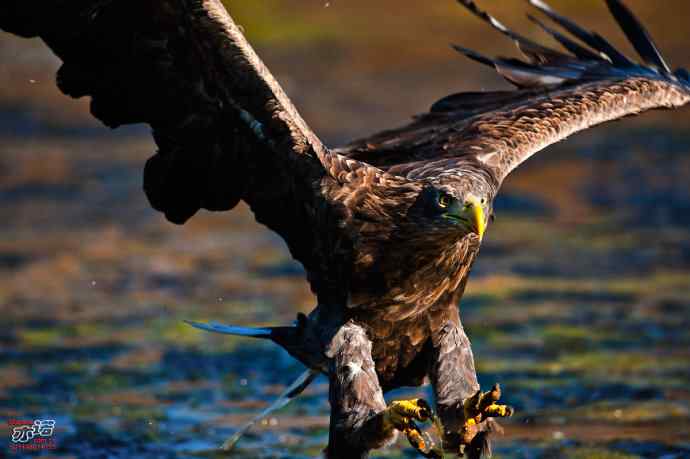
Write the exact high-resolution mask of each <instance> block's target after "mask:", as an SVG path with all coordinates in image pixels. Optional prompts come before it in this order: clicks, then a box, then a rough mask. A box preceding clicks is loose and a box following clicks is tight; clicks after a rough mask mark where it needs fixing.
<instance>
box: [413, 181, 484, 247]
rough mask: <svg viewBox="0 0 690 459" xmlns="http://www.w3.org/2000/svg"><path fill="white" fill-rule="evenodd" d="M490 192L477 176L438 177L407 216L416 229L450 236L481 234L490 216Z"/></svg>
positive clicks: (454, 237) (426, 188)
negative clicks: (415, 223)
mask: <svg viewBox="0 0 690 459" xmlns="http://www.w3.org/2000/svg"><path fill="white" fill-rule="evenodd" d="M492 201H493V193H492V187H491V186H490V184H489V183H487V182H486V181H484V180H481V179H480V178H477V177H465V176H459V177H458V176H453V177H446V178H444V177H441V178H440V179H438V180H435V181H433V182H428V183H426V184H425V186H424V187H423V189H422V191H421V192H420V194H419V196H418V197H417V200H416V202H415V204H414V205H413V206H412V207H411V208H410V210H409V213H408V215H407V217H408V218H409V219H411V220H414V221H416V222H418V223H421V225H420V226H419V227H418V229H419V230H420V231H421V232H427V233H428V234H436V235H439V236H442V237H446V238H450V239H456V238H457V239H461V238H464V237H465V236H467V235H469V234H474V235H476V236H477V238H478V239H479V241H481V239H482V238H483V237H484V232H485V231H486V227H487V224H488V223H489V220H490V219H491V218H492V215H493V209H492Z"/></svg>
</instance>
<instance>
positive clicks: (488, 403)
mask: <svg viewBox="0 0 690 459" xmlns="http://www.w3.org/2000/svg"><path fill="white" fill-rule="evenodd" d="M500 398H501V387H500V386H499V385H498V384H495V385H494V387H493V388H491V390H490V391H488V392H482V391H477V393H476V394H474V395H473V396H472V397H470V398H468V399H467V400H465V403H464V404H463V411H464V413H465V423H464V425H463V431H464V433H465V434H471V433H472V432H473V431H474V430H475V429H474V426H476V425H477V424H480V423H481V422H483V421H484V420H485V419H486V418H490V417H509V416H512V415H513V408H511V407H510V406H507V405H499V404H497V403H496V402H497V401H498V400H499V399H500Z"/></svg>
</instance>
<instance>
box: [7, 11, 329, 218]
mask: <svg viewBox="0 0 690 459" xmlns="http://www.w3.org/2000/svg"><path fill="white" fill-rule="evenodd" d="M0 28H2V29H4V30H6V31H8V32H12V33H15V34H18V35H21V36H24V37H34V36H38V37H40V38H41V39H43V40H44V41H45V43H46V44H47V45H48V46H49V47H50V48H51V49H52V50H53V51H54V52H55V53H56V54H57V55H58V56H59V57H60V58H61V59H62V61H63V62H64V64H63V65H62V67H61V68H60V70H59V72H58V76H57V83H58V86H59V87H60V89H61V90H62V91H63V92H64V93H65V94H68V95H70V96H72V97H82V96H91V97H92V101H91V112H92V113H93V115H94V116H95V117H97V118H98V119H99V120H101V121H102V122H103V123H104V124H106V125H107V126H110V127H117V126H120V125H123V124H129V123H148V124H150V125H151V127H152V128H153V136H154V138H155V140H156V143H157V144H158V147H159V151H158V152H157V154H156V155H155V156H153V157H152V158H151V159H150V160H149V161H148V162H147V164H146V169H145V178H144V188H145V191H146V194H147V196H148V198H149V200H150V201H151V204H152V205H153V207H154V208H156V209H158V210H160V211H162V212H165V214H166V216H167V218H168V219H170V220H171V221H173V222H176V223H182V222H184V221H185V220H187V219H188V218H190V217H191V216H192V215H193V214H194V213H195V212H197V211H198V210H199V209H200V208H206V209H210V210H227V209H231V208H232V207H234V206H235V205H236V204H237V203H238V201H239V200H240V199H244V200H247V201H248V202H249V203H250V205H252V207H253V209H254V210H255V212H257V218H259V219H262V218H263V219H264V220H265V219H270V214H271V213H274V214H277V213H278V212H277V211H276V209H281V212H287V210H286V209H291V208H292V209H294V208H295V207H296V206H294V205H290V204H289V203H286V202H280V200H282V201H289V200H293V201H294V200H296V199H299V197H298V196H296V194H298V191H299V190H298V188H299V186H300V185H299V184H300V180H302V182H304V183H306V182H307V181H308V179H309V177H313V176H318V175H319V174H322V173H323V171H324V165H325V164H324V163H323V162H328V160H329V158H328V153H327V152H326V151H325V149H324V147H323V146H322V145H321V142H320V141H319V139H318V138H317V137H316V136H315V135H314V134H313V133H312V132H311V130H310V129H309V128H308V127H307V125H306V124H305V123H304V121H303V120H302V118H301V117H300V116H299V114H298V113H297V111H296V110H295V108H294V107H293V105H292V104H291V102H290V101H289V100H288V98H287V97H286V95H285V94H284V92H283V90H282V89H281V88H280V86H279V85H278V83H277V82H276V81H275V80H274V78H273V76H272V75H271V73H270V72H269V71H268V70H267V69H266V67H265V66H264V64H263V63H262V62H261V60H260V59H259V57H258V56H257V55H256V54H255V53H254V51H253V50H252V48H251V47H250V45H249V44H248V43H247V41H246V40H245V38H244V36H243V35H242V32H241V31H240V29H239V28H238V27H237V25H236V24H235V23H234V22H233V20H232V19H231V18H230V16H229V15H228V13H227V11H226V10H225V8H224V7H223V5H222V3H221V2H220V1H219V0H43V1H41V2H27V1H26V0H3V1H2V2H0ZM322 160H323V161H322ZM302 186H303V187H306V185H302ZM276 200H278V202H276ZM262 213H263V214H262ZM264 217H265V218H264Z"/></svg>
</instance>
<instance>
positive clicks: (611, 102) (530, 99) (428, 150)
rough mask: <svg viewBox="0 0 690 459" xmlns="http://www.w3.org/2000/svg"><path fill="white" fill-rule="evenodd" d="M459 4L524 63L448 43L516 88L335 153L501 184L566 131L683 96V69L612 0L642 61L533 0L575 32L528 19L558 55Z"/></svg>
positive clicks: (689, 92)
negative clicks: (478, 175) (464, 173)
mask: <svg viewBox="0 0 690 459" xmlns="http://www.w3.org/2000/svg"><path fill="white" fill-rule="evenodd" d="M460 3H461V4H463V5H464V6H465V7H467V8H468V9H469V10H470V11H471V12H472V13H474V14H475V15H477V16H478V17H480V18H481V19H482V20H484V21H486V22H487V23H488V24H490V25H491V26H492V27H494V28H495V29H497V30H498V31H500V32H501V33H503V34H504V35H507V36H508V37H510V38H511V39H512V40H514V41H515V42H516V43H517V45H518V47H519V48H520V50H521V51H522V52H523V53H524V54H525V55H526V56H527V58H528V59H527V61H521V60H518V59H509V58H489V57H486V56H483V55H481V54H479V53H476V52H474V51H471V50H468V49H465V48H462V47H459V46H456V49H457V50H458V51H460V52H461V53H463V54H465V55H466V56H467V57H469V58H470V59H473V60H475V61H478V62H480V63H483V64H486V65H489V66H491V67H493V68H494V69H495V70H496V71H497V72H498V73H499V74H501V75H502V76H503V77H504V78H506V79H507V80H508V81H509V82H511V83H512V84H514V85H515V86H516V87H517V89H516V90H514V91H499V92H487V93H460V94H454V95H451V96H448V97H446V98H444V99H442V100H440V101H438V102H437V103H436V104H434V105H433V107H432V108H431V111H430V113H427V114H424V115H421V116H419V117H417V119H416V120H415V122H413V123H412V124H410V125H408V126H405V127H403V128H400V129H395V130H391V131H386V132H383V133H380V134H376V135H374V136H372V137H370V138H367V139H363V140H360V141H357V142H354V143H352V144H351V145H349V146H347V147H345V148H343V149H341V150H339V152H340V153H342V154H344V155H346V156H348V157H350V158H352V159H357V160H361V161H366V162H368V163H370V164H372V165H375V166H378V167H380V168H381V169H384V170H386V171H388V172H390V173H394V174H398V175H403V176H406V177H409V178H415V179H419V178H425V177H435V176H439V175H441V174H449V173H452V172H453V171H454V170H467V169H468V168H479V169H481V170H484V171H487V172H489V173H490V174H491V175H492V176H493V178H495V180H496V181H497V182H498V183H500V182H501V181H502V180H503V179H504V178H505V177H506V176H507V175H508V173H510V171H512V170H513V169H515V168H516V167H517V166H519V165H520V164H521V163H522V162H523V161H525V160H527V159H528V158H529V157H530V156H532V155H533V154H534V153H536V152H538V151H539V150H541V149H543V148H545V147H547V146H548V145H551V144H552V143H555V142H557V141H559V140H562V139H564V138H566V137H568V136H569V135H571V134H574V133H576V132H578V131H581V130H584V129H587V128H589V127H592V126H594V125H597V124H600V123H603V122H606V121H610V120H615V119H618V118H622V117H625V116H629V115H635V114H638V113H640V112H643V111H645V110H650V109H654V108H672V107H678V106H682V105H684V104H686V103H687V102H688V101H689V100H690V82H689V81H688V76H687V72H685V71H684V70H679V71H677V72H675V73H671V72H670V71H669V70H668V66H667V65H666V63H665V61H664V60H663V58H662V57H661V55H660V54H659V52H658V51H657V48H656V46H655V45H654V43H653V42H652V40H651V38H650V37H649V35H648V33H647V32H646V31H645V30H644V28H643V27H642V25H641V24H640V23H639V21H637V19H635V17H634V16H633V15H632V13H631V12H630V10H628V9H627V8H626V7H625V6H624V5H623V4H621V3H620V2H619V1H618V0H607V3H608V5H609V7H610V10H611V11H612V13H613V14H614V17H615V18H616V19H617V21H618V23H619V24H620V26H621V28H622V29H623V30H624V32H625V34H626V36H627V37H628V38H629V39H630V40H631V42H632V44H633V46H634V47H635V48H636V49H637V50H638V52H639V53H640V55H641V56H642V58H643V61H644V64H637V63H635V62H633V61H631V60H630V59H628V58H627V57H625V56H624V55H623V54H622V53H620V52H619V51H617V50H616V49H615V48H614V47H613V46H612V45H611V44H610V43H609V42H607V41H606V40H605V39H604V38H602V37H601V36H600V35H598V34H596V33H593V32H589V31H587V30H585V29H583V28H581V27H580V26H578V25H577V24H575V23H573V22H572V21H570V20H568V19H566V18H564V17H563V16H560V15H558V14H557V13H555V12H554V11H553V10H551V9H550V8H549V7H548V6H547V5H545V4H544V3H543V2H542V1H540V0H531V3H532V4H533V5H534V6H536V7H537V8H538V9H540V10H541V11H542V12H544V13H545V14H546V15H547V16H548V17H549V18H550V19H551V20H553V21H555V22H556V23H557V24H558V25H559V26H561V27H562V28H563V29H564V30H565V31H566V32H569V33H570V34H571V35H572V36H573V37H572V38H571V37H569V36H566V35H565V34H564V33H561V32H558V31H556V30H554V29H553V28H550V27H548V26H545V25H544V24H542V23H541V22H539V21H538V20H536V19H533V20H535V22H537V23H538V24H539V25H541V26H542V28H543V29H544V30H545V31H546V32H547V33H549V34H550V35H551V36H552V37H553V38H555V39H556V40H557V41H558V42H559V43H561V44H562V45H563V47H564V48H565V49H566V50H567V51H566V52H561V51H558V50H554V49H551V48H547V47H545V46H542V45H540V44H538V43H535V42H533V41H531V40H529V39H527V38H525V37H523V36H521V35H519V34H517V33H515V32H513V31H511V30H510V29H508V28H507V27H505V26H504V25H503V24H501V23H500V22H499V21H497V20H496V19H494V18H493V17H491V16H489V15H488V14H487V13H485V12H484V11H482V10H480V9H479V8H478V7H477V6H476V4H475V3H474V2H473V1H471V0H460ZM578 40H579V41H578Z"/></svg>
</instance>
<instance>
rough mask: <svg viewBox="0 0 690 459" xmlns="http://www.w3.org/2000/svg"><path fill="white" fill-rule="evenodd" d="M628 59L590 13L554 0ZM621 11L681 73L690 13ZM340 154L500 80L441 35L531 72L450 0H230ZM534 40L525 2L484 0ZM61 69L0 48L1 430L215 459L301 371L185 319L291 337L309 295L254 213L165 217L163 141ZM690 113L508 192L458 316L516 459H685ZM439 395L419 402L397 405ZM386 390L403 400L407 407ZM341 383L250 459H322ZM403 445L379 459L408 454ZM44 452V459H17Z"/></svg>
mask: <svg viewBox="0 0 690 459" xmlns="http://www.w3.org/2000/svg"><path fill="white" fill-rule="evenodd" d="M552 3H553V4H554V6H557V7H559V8H560V9H561V10H562V11H563V12H564V13H567V14H569V15H571V16H573V17H574V18H576V19H577V20H579V21H580V22H582V23H584V24H585V25H588V26H590V27H592V28H595V29H597V30H598V31H600V32H603V33H604V34H605V35H607V36H608V37H610V38H611V40H612V41H613V42H615V43H617V44H621V47H623V48H624V49H625V50H626V51H630V48H629V47H628V46H626V45H625V44H624V40H623V36H622V33H620V31H619V30H618V29H617V28H616V26H615V24H614V23H613V22H612V20H611V19H610V18H609V16H608V11H607V10H606V8H605V6H604V3H603V2H602V1H599V0H577V1H575V0H553V1H552ZM626 3H628V4H629V5H630V6H631V7H633V9H634V10H635V11H636V12H637V13H638V14H639V16H640V17H641V18H642V19H643V20H644V22H645V23H646V24H647V25H648V27H649V28H650V29H651V31H652V32H653V34H654V36H655V38H656V41H657V42H658V44H659V46H660V47H661V49H663V50H664V52H665V53H666V55H667V57H668V59H669V60H670V61H671V62H672V63H673V64H674V65H675V66H686V67H687V66H690V57H689V56H688V53H687V49H688V48H687V47H688V45H689V44H690V36H688V32H687V23H688V19H689V18H690V2H687V1H684V0H666V1H664V2H650V1H644V0H628V1H627V2H626ZM226 4H231V7H230V11H231V14H232V15H233V17H234V18H235V19H236V21H237V22H238V23H239V24H241V25H242V26H243V27H244V30H245V31H246V34H247V36H248V38H249V39H250V41H251V42H252V43H253V44H254V45H255V47H256V49H257V51H258V52H259V54H260V55H261V56H262V57H263V59H264V60H265V61H266V63H267V65H268V66H269V68H271V69H272V71H273V72H274V74H275V76H276V77H277V79H278V80H279V81H280V82H281V83H282V84H283V86H284V88H285V89H286V91H287V92H288V94H289V95H290V96H291V97H292V98H293V100H294V102H295V104H296V105H297V107H298V108H299V109H300V110H301V113H302V115H303V116H304V118H305V119H306V120H307V122H308V123H309V124H310V125H311V127H312V128H313V129H314V130H315V131H316V132H317V133H318V134H319V135H320V136H321V137H322V138H323V139H324V140H325V141H326V143H328V144H330V145H338V144H342V143H345V142H347V141H348V140H349V139H352V138H353V137H359V136H362V135H365V134H368V133H372V132H374V131H376V130H379V129H383V128H387V127H393V126H396V125H399V124H402V123H405V122H406V121H407V120H408V119H409V117H410V116H411V115H414V114H415V113H419V112H423V111H425V110H427V109H428V107H429V106H430V105H431V104H432V103H433V102H434V101H436V100H437V99H439V98H441V97H443V96H445V95H447V94H449V93H452V92H457V91H461V90H481V89H484V90H491V89H498V88H505V87H506V84H505V83H503V82H502V81H500V80H499V79H498V78H497V77H496V76H495V75H494V74H493V73H492V72H491V71H490V70H489V69H485V68H483V67H481V66H479V65H478V64H475V63H472V62H470V61H467V60H465V59H464V58H462V57H461V56H459V55H457V54H456V53H454V52H453V51H452V50H451V49H450V47H449V46H448V45H449V43H458V44H462V45H465V46H468V47H474V48H477V49H480V50H483V51H484V52H485V53H488V54H502V55H515V51H514V48H513V46H512V43H511V42H510V41H509V40H507V39H505V37H502V36H500V35H499V34H497V33H495V32H494V31H492V30H490V29H489V28H487V27H486V26H485V25H483V24H482V23H481V22H480V21H478V20H477V19H476V18H474V17H472V16H470V15H469V14H468V13H466V12H465V11H464V10H463V9H462V8H461V7H459V6H457V5H456V4H455V3H454V2H453V1H452V0H436V1H433V2H419V1H413V0H396V1H393V0H379V1H376V2H370V1H365V0H330V1H325V0H261V1H249V0H246V1H243V0H237V1H233V2H226ZM481 5H482V6H485V7H486V8H487V9H488V10H490V11H491V12H493V13H495V14H496V15H497V16H498V17H499V18H502V19H503V20H504V21H505V22H506V23H507V24H509V25H511V26H515V27H516V28H518V29H519V30H521V31H523V32H524V33H525V34H526V35H527V36H529V37H533V38H538V39H543V40H546V42H547V43H548V42H549V41H548V38H546V37H544V36H543V35H542V34H541V33H540V32H539V31H538V30H536V29H535V27H534V26H533V25H532V24H531V23H529V22H528V21H527V20H526V19H525V17H524V13H525V12H526V11H528V10H529V7H528V5H527V4H526V2H524V1H519V0H501V1H498V0H486V1H483V2H481ZM58 65H59V62H58V60H57V59H56V58H55V57H53V56H52V55H51V54H50V52H49V51H48V50H47V49H46V48H45V47H44V46H43V45H42V44H41V43H40V42H38V41H26V40H20V39H18V38H15V37H13V36H10V35H7V34H0V420H2V421H3V424H0V448H2V449H0V451H1V452H0V456H2V455H3V454H5V453H8V454H12V455H14V456H21V455H22V454H21V453H12V452H11V451H10V450H9V443H10V442H9V438H10V433H9V428H8V426H7V424H4V422H5V421H7V420H9V419H29V420H31V419H37V418H38V419H55V420H56V434H55V440H56V443H57V446H58V449H57V450H55V451H52V452H46V453H43V454H44V455H48V454H49V455H52V456H56V457H113V458H115V457H122V458H134V457H137V458H138V457H141V458H154V457H155V458H159V457H190V458H193V457H216V456H218V457H220V455H218V453H216V452H215V450H214V448H215V447H216V446H217V445H219V444H220V443H221V442H222V440H223V439H224V438H225V437H227V436H228V435H230V434H231V433H232V432H233V431H234V430H235V428H236V427H237V426H239V425H240V424H241V423H242V422H243V421H245V420H247V419H249V418H250V417H251V416H252V415H253V414H255V413H256V412H258V411H259V410H260V409H261V408H263V407H264V406H265V405H266V403H267V402H268V401H270V400H271V399H272V398H273V397H275V395H276V394H277V393H279V392H280V391H281V390H282V389H283V388H284V387H285V385H286V384H288V383H290V382H291V381H292V380H293V379H294V378H296V377H297V375H299V374H300V372H301V371H302V370H303V369H302V368H301V367H300V365H299V364H297V363H296V362H294V361H292V360H291V359H290V358H289V357H288V356H287V355H286V354H285V353H283V352H282V351H280V350H279V349H277V347H273V346H271V345H264V344H262V343H257V342H255V341H250V340H246V339H245V340H242V339H233V338H226V337H223V336H211V335H210V334H204V333H202V332H199V331H196V330H194V329H192V328H190V327H188V326H186V325H184V324H183V323H182V319H196V320H201V321H209V320H216V321H222V322H228V323H235V324H243V325H263V324H271V325H273V324H284V323H288V322H290V321H292V320H293V319H294V317H295V314H296V313H297V312H298V311H303V312H308V311H309V310H310V309H311V308H312V307H313V305H314V298H313V297H312V295H311V293H310V292H309V289H308V286H307V284H306V282H305V280H304V278H303V272H302V268H301V267H300V266H299V265H298V264H296V263H295V262H293V261H292V260H291V258H290V256H289V254H288V252H287V249H286V247H285V245H284V243H283V242H282V240H281V239H280V238H279V237H277V236H276V235H274V234H272V233H270V232H269V231H268V230H266V229H265V228H263V227H261V226H259V225H258V224H257V223H255V222H254V219H253V217H252V215H251V213H250V212H249V211H248V210H247V209H246V208H245V207H243V206H240V207H238V208H237V209H236V210H235V211H233V212H232V213H221V214H211V213H200V214H198V215H197V216H196V217H194V218H193V219H192V220H191V221H190V222H189V223H188V224H187V225H185V226H182V227H180V226H175V225H173V224H170V223H168V222H166V221H165V220H164V218H163V216H162V215H161V214H158V213H156V212H155V211H153V210H152V209H150V208H149V206H148V203H147V201H146V198H145V196H144V193H143V192H142V191H141V176H142V169H143V165H144V161H145V160H146V158H148V157H149V156H150V155H151V154H152V152H153V150H154V145H153V142H152V140H151V139H150V138H149V136H148V132H147V130H146V128H143V127H132V128H127V129H121V130H118V131H117V132H111V131H109V130H107V129H106V128H104V127H101V126H100V125H99V124H98V123H97V122H96V121H94V120H93V119H92V118H91V117H90V115H89V113H88V101H87V100H77V101H74V100H70V99H68V98H66V97H64V96H62V95H60V94H59V93H58V91H57V90H56V88H55V86H54V73H55V71H56V69H57V67H58ZM688 127H690V110H684V111H677V112H673V113H670V112H665V113H664V112H657V113H652V114H647V115H645V116H643V117H641V118H635V119H630V120H626V121H624V122H622V123H614V124H611V125H608V126H607V127H605V128H599V129H595V130H592V131H589V132H587V133H584V134H580V135H578V136H577V137H575V138H573V139H571V140H569V141H567V142H564V143H560V144H558V145H556V146H554V147H552V148H550V149H548V151H545V152H542V153H540V154H539V155H537V156H536V157H535V158H534V159H532V160H530V161H529V162H528V163H527V164H526V165H524V166H523V167H522V168H521V169H520V170H519V171H517V173H515V174H514V175H513V176H511V177H510V178H509V180H508V181H507V183H506V184H505V186H504V189H503V192H502V195H501V196H500V197H499V198H498V201H497V205H496V206H497V219H496V222H495V223H494V224H493V225H492V226H491V228H490V229H489V231H488V233H487V237H486V238H485V244H484V247H483V248H482V254H481V257H480V258H479V261H478V263H477V264H476V265H475V266H476V267H475V269H474V272H473V275H472V279H471V281H470V284H469V289H468V292H467V294H466V295H465V299H464V300H463V304H462V306H461V310H462V316H463V321H464V323H465V327H466V329H467V331H468V333H469V335H470V338H471V339H472V342H473V346H474V352H475V357H476V359H477V369H478V372H479V375H480V381H481V383H482V385H483V386H485V387H488V386H489V385H491V384H493V383H494V382H500V383H501V384H502V386H503V390H504V398H505V400H506V402H508V403H510V404H512V405H514V406H515V407H516V408H517V414H516V416H515V417H514V418H512V419H510V420H508V421H505V422H504V426H505V427H506V434H505V435H504V436H502V437H500V438H499V440H498V442H497V444H496V451H495V457H499V458H557V457H565V458H602V459H603V458H615V459H629V458H630V459H632V458H650V459H651V458H664V459H674V458H682V457H690V442H689V440H688V439H689V438H690V389H688V387H690V331H689V330H690V186H689V185H688V183H690V130H688ZM405 394H418V395H429V391H428V388H420V389H414V390H405V391H403V392H402V393H401V392H397V393H394V394H389V395H390V397H393V396H395V397H397V396H401V395H405ZM390 397H389V398H390ZM328 413H329V407H328V403H327V384H326V380H325V379H323V378H321V379H319V380H317V383H316V384H314V385H312V387H311V388H310V389H308V391H307V392H306V394H305V395H304V396H303V397H301V398H300V399H299V400H298V401H297V402H295V403H294V404H292V405H290V406H289V407H288V408H286V409H284V410H282V411H280V412H279V413H277V414H276V415H275V416H274V417H272V418H270V419H268V420H267V421H266V422H265V423H264V424H262V425H260V426H258V427H257V428H256V429H254V430H253V431H252V432H251V434H249V435H248V436H247V437H246V438H245V439H244V440H243V441H241V443H240V444H239V449H238V450H237V452H236V456H235V457H247V458H257V457H259V458H274V457H275V458H278V457H280V458H303V457H316V456H318V455H319V454H320V451H321V449H322V448H323V447H324V446H325V444H326V441H327V424H328ZM406 446H407V445H405V444H404V443H403V441H399V442H398V444H397V445H396V446H394V447H392V448H390V449H388V450H385V451H376V452H375V454H374V456H375V457H387V458H393V457H414V455H413V454H412V453H411V451H410V450H409V448H407V449H406ZM25 455H27V456H29V455H31V456H35V455H37V453H25Z"/></svg>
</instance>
